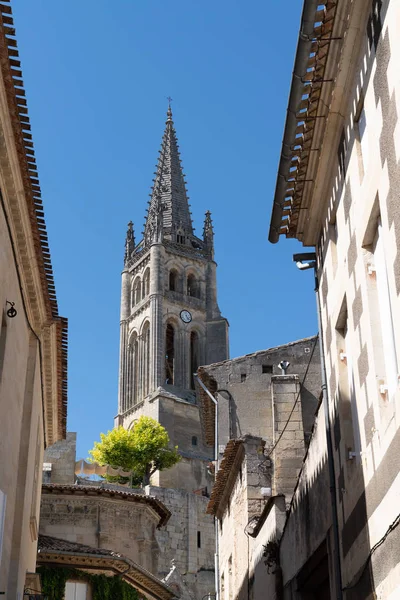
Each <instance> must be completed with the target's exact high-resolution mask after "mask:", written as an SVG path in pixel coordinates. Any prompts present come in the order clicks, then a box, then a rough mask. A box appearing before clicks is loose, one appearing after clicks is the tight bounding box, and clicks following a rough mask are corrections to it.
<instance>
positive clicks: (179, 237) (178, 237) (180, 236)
mask: <svg viewBox="0 0 400 600" xmlns="http://www.w3.org/2000/svg"><path fill="white" fill-rule="evenodd" d="M176 241H177V242H178V244H184V243H185V241H186V239H185V235H184V233H183V231H182V230H181V229H180V230H179V231H178V233H177V234H176Z"/></svg>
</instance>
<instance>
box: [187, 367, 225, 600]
mask: <svg viewBox="0 0 400 600" xmlns="http://www.w3.org/2000/svg"><path fill="white" fill-rule="evenodd" d="M193 377H194V378H195V379H196V381H197V383H198V384H199V386H200V387H201V388H202V389H203V390H204V391H205V393H206V394H207V396H208V397H209V398H210V400H211V402H212V403H213V404H214V406H215V430H214V459H215V472H217V471H218V458H219V455H218V400H217V399H216V398H214V396H213V395H212V393H211V392H210V390H209V389H207V388H206V386H205V385H204V383H203V382H202V380H201V379H200V377H199V376H198V375H197V373H193ZM214 530H215V554H214V569H215V600H219V543H218V519H217V517H216V516H215V517H214Z"/></svg>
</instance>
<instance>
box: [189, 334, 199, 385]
mask: <svg viewBox="0 0 400 600" xmlns="http://www.w3.org/2000/svg"><path fill="white" fill-rule="evenodd" d="M198 366H199V336H198V333H197V332H196V331H192V332H191V334H190V387H191V389H192V390H194V389H195V387H194V376H193V375H194V373H196V371H197V368H198Z"/></svg>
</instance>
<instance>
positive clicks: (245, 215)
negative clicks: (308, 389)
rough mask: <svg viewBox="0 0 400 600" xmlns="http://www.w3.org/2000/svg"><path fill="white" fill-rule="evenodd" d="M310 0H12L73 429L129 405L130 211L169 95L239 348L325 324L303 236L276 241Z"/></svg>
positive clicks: (89, 438) (145, 183)
mask: <svg viewBox="0 0 400 600" xmlns="http://www.w3.org/2000/svg"><path fill="white" fill-rule="evenodd" d="M301 8H302V1H301V0H288V1H286V2H280V1H278V0H269V1H267V2H266V1H265V0H252V2H245V1H244V0H241V1H238V0H218V2H215V1H214V2H210V1H208V0H206V1H203V2H200V1H199V0H169V1H166V0H114V2H112V1H110V0H106V1H105V0H83V1H82V0H80V1H78V0H69V1H68V2H66V1H65V0H57V1H51V0H36V1H35V2H30V1H28V0H14V1H13V11H14V16H15V25H16V31H17V39H18V45H19V49H20V54H21V60H22V69H23V74H24V82H25V88H26V91H27V99H28V105H29V112H30V116H31V121H32V133H33V136H34V142H35V148H36V155H37V160H38V166H39V177H40V181H41V187H42V194H43V198H44V204H45V214H46V221H47V227H48V232H49V238H50V248H51V255H52V261H53V267H54V271H55V280H56V288H57V296H58V301H59V308H60V313H61V314H62V315H65V316H66V317H68V319H69V408H68V429H69V430H70V431H77V432H78V456H82V457H85V456H87V453H88V450H89V449H90V448H91V447H92V445H93V441H94V440H95V439H98V437H99V432H100V431H107V430H108V429H110V428H111V427H112V426H113V417H114V415H115V414H116V412H117V385H118V353H119V304H120V273H121V268H122V261H123V251H124V238H125V231H126V224H127V222H128V221H129V220H130V219H132V220H133V221H134V223H135V226H136V230H137V231H139V232H140V231H141V230H142V224H143V221H144V214H145V209H146V202H147V200H148V194H149V192H150V185H151V180H152V178H153V171H154V166H155V164H156V160H157V156H158V154H157V152H158V149H159V147H160V143H161V137H162V133H163V129H164V123H165V112H166V109H167V101H166V96H168V95H171V96H172V98H173V104H172V108H173V113H174V121H175V127H176V130H177V135H178V139H179V143H180V150H181V156H182V161H183V166H184V170H185V172H186V174H187V181H188V193H189V196H190V199H191V200H190V201H191V206H192V212H193V218H194V223H195V226H196V232H197V234H198V235H200V234H201V232H202V224H203V217H204V212H205V211H206V210H207V209H210V210H211V212H212V216H213V220H214V226H215V234H216V260H217V262H218V285H219V304H220V308H221V310H222V312H223V314H224V316H226V317H227V318H228V320H229V323H230V352H231V356H232V357H234V356H239V355H242V354H247V353H249V352H254V351H256V350H260V349H263V348H267V347H270V346H274V345H278V344H282V343H286V342H289V341H291V340H295V339H298V338H301V337H305V336H308V335H313V334H315V333H316V330H317V325H316V313H315V300H314V293H313V281H312V276H311V273H310V272H305V273H304V272H303V273H300V272H299V271H297V269H296V268H295V266H294V264H293V263H292V253H293V252H295V251H296V250H299V249H300V245H299V244H298V243H296V242H292V241H288V240H286V239H285V238H282V239H281V241H280V242H279V243H278V244H277V245H274V246H273V245H272V244H270V243H269V242H268V239H267V238H268V229H269V220H270V213H271V207H272V199H273V194H274V188H275V179H276V172H277V166H278V161H279V155H280V148H281V140H282V133H283V127H284V120H285V114H286V106H287V97H288V92H289V85H290V79H291V72H292V66H293V60H294V53H295V48H296V43H297V36H298V29H299V22H300V14H301Z"/></svg>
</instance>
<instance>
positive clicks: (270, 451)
mask: <svg viewBox="0 0 400 600" xmlns="http://www.w3.org/2000/svg"><path fill="white" fill-rule="evenodd" d="M317 342H318V334H317V335H316V336H315V341H314V345H313V348H312V351H311V355H310V358H309V361H308V363H307V367H306V370H305V371H304V375H303V379H302V381H301V383H300V388H299V391H298V393H297V396H296V400H295V401H294V404H293V407H292V410H291V411H290V413H289V416H288V418H287V421H286V423H285V425H284V427H283V429H282V431H281V432H280V434H279V437H278V439H277V440H276V442H275V444H274V445H273V446H272V448H271V449H270V450H269V452H268V454H267V455H266V457H265V460H267V459H268V458H270V457H271V455H272V453H273V451H274V450H275V448H276V447H277V445H278V444H279V442H280V440H281V438H282V436H283V434H284V433H285V431H286V429H287V426H288V425H289V422H290V419H291V418H292V415H293V413H294V409H295V408H296V406H297V403H298V401H299V398H300V395H301V392H302V390H303V387H304V383H305V381H306V378H307V375H308V371H309V369H310V366H311V362H312V359H313V356H314V352H315V348H316V346H317ZM263 462H264V461H263ZM261 464H262V463H261ZM260 466H261V465H260Z"/></svg>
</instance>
